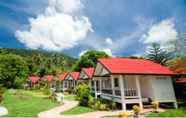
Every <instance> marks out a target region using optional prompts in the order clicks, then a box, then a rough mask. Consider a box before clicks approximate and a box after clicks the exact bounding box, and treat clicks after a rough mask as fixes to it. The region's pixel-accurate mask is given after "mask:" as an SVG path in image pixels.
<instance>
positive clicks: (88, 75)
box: [78, 68, 94, 88]
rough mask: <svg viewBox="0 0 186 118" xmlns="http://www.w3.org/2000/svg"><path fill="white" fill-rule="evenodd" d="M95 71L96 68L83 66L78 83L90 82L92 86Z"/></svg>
mask: <svg viewBox="0 0 186 118" xmlns="http://www.w3.org/2000/svg"><path fill="white" fill-rule="evenodd" d="M93 73H94V68H82V70H81V72H80V75H79V78H78V83H85V84H88V85H89V86H90V88H91V82H92V77H93Z"/></svg>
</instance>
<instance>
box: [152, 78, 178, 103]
mask: <svg viewBox="0 0 186 118" xmlns="http://www.w3.org/2000/svg"><path fill="white" fill-rule="evenodd" d="M152 88H153V93H154V97H155V99H156V100H158V101H159V102H174V101H175V94H174V89H173V84H172V80H171V77H168V76H154V78H153V79H152Z"/></svg>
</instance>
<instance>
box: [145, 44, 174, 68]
mask: <svg viewBox="0 0 186 118" xmlns="http://www.w3.org/2000/svg"><path fill="white" fill-rule="evenodd" d="M147 58H148V59H150V60H152V61H154V62H156V63H159V64H161V65H165V64H166V62H167V61H168V60H170V59H171V58H172V57H171V53H170V52H167V51H166V50H164V49H162V48H161V47H160V45H159V44H157V43H153V44H152V45H151V47H149V49H148V51H147Z"/></svg>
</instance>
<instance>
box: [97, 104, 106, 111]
mask: <svg viewBox="0 0 186 118" xmlns="http://www.w3.org/2000/svg"><path fill="white" fill-rule="evenodd" d="M99 110H101V111H105V110H107V105H106V104H101V105H100V107H99Z"/></svg>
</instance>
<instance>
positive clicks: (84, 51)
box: [79, 50, 88, 57]
mask: <svg viewBox="0 0 186 118" xmlns="http://www.w3.org/2000/svg"><path fill="white" fill-rule="evenodd" d="M87 51H88V50H83V51H81V52H80V53H79V57H81V56H82V55H84V54H85V53H86V52H87Z"/></svg>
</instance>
